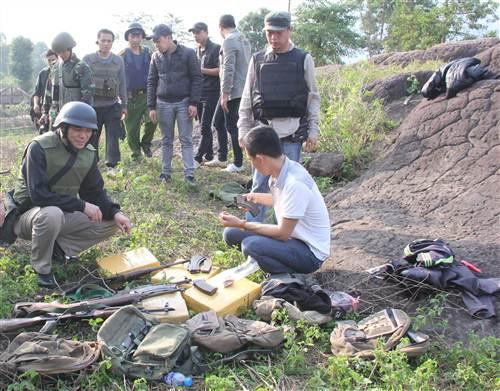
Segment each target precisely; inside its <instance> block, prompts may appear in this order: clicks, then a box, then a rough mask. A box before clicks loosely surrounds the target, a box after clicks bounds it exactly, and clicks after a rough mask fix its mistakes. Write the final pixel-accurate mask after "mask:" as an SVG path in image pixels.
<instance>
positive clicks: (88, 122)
mask: <svg viewBox="0 0 500 391" xmlns="http://www.w3.org/2000/svg"><path fill="white" fill-rule="evenodd" d="M63 124H67V125H72V126H76V127H79V128H90V129H93V130H97V114H96V112H95V110H94V109H93V107H92V106H90V105H88V104H87V103H83V102H77V101H75V102H68V103H66V104H65V105H64V106H63V107H62V109H61V111H60V112H59V114H57V117H56V120H55V121H54V128H59V127H60V126H61V125H63Z"/></svg>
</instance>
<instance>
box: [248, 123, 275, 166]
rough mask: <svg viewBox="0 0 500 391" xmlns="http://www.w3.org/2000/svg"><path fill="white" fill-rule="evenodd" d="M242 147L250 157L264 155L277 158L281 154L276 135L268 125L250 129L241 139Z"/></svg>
mask: <svg viewBox="0 0 500 391" xmlns="http://www.w3.org/2000/svg"><path fill="white" fill-rule="evenodd" d="M243 145H244V146H245V149H246V150H247V153H248V154H249V155H250V156H251V157H255V156H257V155H266V156H269V157H272V158H278V157H280V156H281V155H282V154H283V151H282V150H281V142H280V138H279V136H278V133H276V131H275V130H274V129H273V128H272V127H271V126H268V125H260V126H256V127H255V128H253V129H251V130H250V132H248V133H247V134H246V136H245V138H244V139H243Z"/></svg>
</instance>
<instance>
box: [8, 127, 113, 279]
mask: <svg viewBox="0 0 500 391" xmlns="http://www.w3.org/2000/svg"><path fill="white" fill-rule="evenodd" d="M69 160H74V163H73V166H72V167H71V169H70V170H69V171H68V172H67V173H65V174H64V175H63V176H62V177H60V178H59V179H58V180H56V181H53V180H52V178H54V177H55V176H56V174H57V173H58V172H60V170H61V169H62V167H63V166H65V165H66V164H67V162H68V161H69ZM51 180H52V181H51ZM51 182H53V183H51ZM103 187H104V181H103V179H102V176H101V174H100V172H99V170H98V168H97V159H96V151H95V149H94V147H93V146H92V145H88V146H87V147H86V148H84V149H83V150H75V149H74V148H71V146H69V145H67V144H65V143H63V142H62V140H61V131H59V130H58V131H56V132H47V133H44V134H43V135H41V136H38V137H36V138H35V139H34V140H33V141H32V142H31V143H30V145H29V146H28V148H27V150H26V155H25V157H24V159H23V162H22V166H21V172H20V175H19V177H18V180H17V183H16V186H15V189H14V193H13V198H14V200H15V202H16V204H17V205H18V207H19V208H20V209H21V211H22V212H24V213H23V214H22V215H21V217H20V218H19V220H18V221H17V223H16V225H15V228H14V232H15V233H16V235H18V236H19V237H20V238H22V239H26V240H31V264H32V266H33V269H35V271H36V272H37V273H39V274H42V275H46V274H49V273H50V272H51V267H52V254H53V251H54V245H55V243H56V241H57V244H58V245H59V247H60V248H61V249H62V250H63V251H64V253H65V254H66V255H69V256H74V255H78V253H80V252H81V251H83V250H86V249H87V248H89V247H91V246H93V245H94V244H97V243H99V242H101V241H103V240H105V239H107V238H108V237H110V236H112V235H113V234H115V233H116V232H117V230H118V227H117V226H116V224H115V222H114V221H113V216H114V215H115V214H116V213H117V212H119V210H120V206H119V205H118V204H115V203H113V202H112V201H111V200H110V199H109V198H108V197H107V195H106V192H105V190H104V188H103ZM85 202H90V203H92V204H94V205H97V206H99V208H100V209H101V211H102V213H103V221H102V222H101V223H96V222H93V221H91V220H90V219H89V218H88V217H87V215H85V214H84V213H83V210H84V209H85Z"/></svg>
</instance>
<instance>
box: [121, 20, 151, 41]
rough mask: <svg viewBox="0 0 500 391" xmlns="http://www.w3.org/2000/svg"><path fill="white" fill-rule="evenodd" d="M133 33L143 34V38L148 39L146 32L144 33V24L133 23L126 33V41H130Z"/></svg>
mask: <svg viewBox="0 0 500 391" xmlns="http://www.w3.org/2000/svg"><path fill="white" fill-rule="evenodd" d="M134 30H136V31H134ZM132 32H141V33H142V36H143V37H146V32H145V31H144V28H143V27H142V24H140V23H138V22H133V23H130V24H129V25H128V28H127V31H125V41H128V35H129V34H130V33H132Z"/></svg>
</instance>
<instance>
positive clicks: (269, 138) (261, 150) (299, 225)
mask: <svg viewBox="0 0 500 391" xmlns="http://www.w3.org/2000/svg"><path fill="white" fill-rule="evenodd" d="M243 147H244V148H245V150H246V153H247V156H248V158H249V159H250V161H251V163H252V165H253V167H254V168H255V169H256V170H257V171H258V172H259V173H261V174H262V175H265V176H268V175H269V178H270V179H269V187H270V190H271V192H270V193H249V194H247V195H246V199H247V200H248V201H252V202H255V203H257V204H260V205H265V206H268V207H270V206H272V207H274V212H275V213H276V219H277V221H278V223H277V224H263V223H259V222H251V221H247V220H242V219H239V218H238V217H236V216H233V215H231V214H229V213H227V212H222V213H221V214H220V215H219V220H220V222H221V223H222V224H223V225H224V226H225V227H226V228H225V229H224V241H225V242H226V243H227V244H229V245H231V246H238V247H240V248H241V251H242V252H243V255H245V256H246V257H250V258H252V259H254V260H255V261H256V262H257V263H258V264H259V267H260V268H261V269H262V270H263V271H264V272H266V273H271V274H276V273H312V272H313V271H315V270H317V269H319V268H320V267H321V265H322V263H323V261H324V260H325V259H326V258H327V257H328V256H329V255H330V219H329V217H328V210H327V209H326V205H325V201H324V200H323V196H322V195H321V193H320V191H319V189H318V186H317V185H316V183H315V182H314V179H313V178H312V177H311V175H309V173H308V172H307V171H306V170H305V168H304V167H302V166H301V165H300V164H299V163H297V162H294V161H292V160H290V159H289V158H287V157H286V156H285V155H284V154H283V150H282V148H281V142H280V139H279V136H278V134H277V133H276V132H275V131H274V129H273V128H271V127H270V126H264V125H263V126H258V127H256V128H254V129H252V130H251V131H250V132H249V133H247V135H246V136H245V138H244V139H243Z"/></svg>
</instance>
